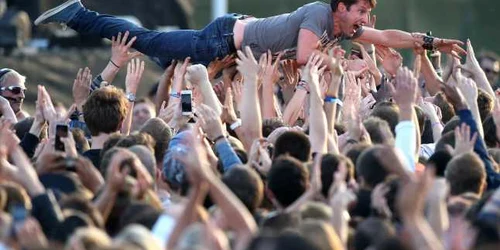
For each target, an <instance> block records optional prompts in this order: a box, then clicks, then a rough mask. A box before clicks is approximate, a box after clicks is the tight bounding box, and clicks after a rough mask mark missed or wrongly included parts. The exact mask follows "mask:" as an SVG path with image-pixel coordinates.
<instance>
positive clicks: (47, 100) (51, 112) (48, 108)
mask: <svg viewBox="0 0 500 250" xmlns="http://www.w3.org/2000/svg"><path fill="white" fill-rule="evenodd" d="M38 91H40V93H41V95H40V97H41V100H38V101H39V102H40V103H41V107H42V112H43V117H45V120H47V121H48V122H49V123H50V122H54V121H55V120H56V119H57V113H56V110H55V108H54V104H53V103H52V98H51V97H50V95H49V93H48V92H47V89H45V87H44V86H41V85H38Z"/></svg>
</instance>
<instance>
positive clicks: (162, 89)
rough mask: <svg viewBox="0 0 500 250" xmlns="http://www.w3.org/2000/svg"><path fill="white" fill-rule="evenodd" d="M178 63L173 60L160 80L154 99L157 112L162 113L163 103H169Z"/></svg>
mask: <svg viewBox="0 0 500 250" xmlns="http://www.w3.org/2000/svg"><path fill="white" fill-rule="evenodd" d="M176 65H177V61H175V60H172V62H171V63H170V65H169V66H168V67H167V69H165V71H164V72H163V74H162V75H161V77H160V80H159V81H158V90H156V95H155V99H154V103H155V107H156V113H157V114H158V113H160V109H161V105H162V103H163V102H165V103H168V100H169V99H170V89H171V88H172V77H173V76H174V69H175V67H176Z"/></svg>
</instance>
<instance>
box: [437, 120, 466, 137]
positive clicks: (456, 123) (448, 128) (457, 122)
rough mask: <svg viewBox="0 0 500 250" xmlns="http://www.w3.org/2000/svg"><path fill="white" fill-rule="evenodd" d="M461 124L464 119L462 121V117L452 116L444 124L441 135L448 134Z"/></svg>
mask: <svg viewBox="0 0 500 250" xmlns="http://www.w3.org/2000/svg"><path fill="white" fill-rule="evenodd" d="M460 124H462V121H460V117H458V116H455V117H453V118H451V119H450V120H449V121H448V122H446V123H445V124H444V128H443V131H442V132H441V135H444V134H447V133H448V132H450V131H455V128H456V127H459V126H460Z"/></svg>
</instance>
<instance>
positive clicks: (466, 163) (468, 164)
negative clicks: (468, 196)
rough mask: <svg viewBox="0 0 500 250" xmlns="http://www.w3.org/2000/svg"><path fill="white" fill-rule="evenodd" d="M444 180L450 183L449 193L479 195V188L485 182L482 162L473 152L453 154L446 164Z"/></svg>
mask: <svg viewBox="0 0 500 250" xmlns="http://www.w3.org/2000/svg"><path fill="white" fill-rule="evenodd" d="M445 177H446V180H447V181H448V182H449V183H450V194H451V195H460V194H463V193H468V192H472V193H476V194H479V195H481V191H482V190H481V188H482V186H483V185H484V183H485V182H486V171H485V169H484V163H483V162H482V161H481V159H480V158H479V156H477V155H476V154H475V153H464V154H462V155H459V156H455V157H454V158H453V159H452V160H451V161H450V162H449V163H448V165H447V166H446V170H445Z"/></svg>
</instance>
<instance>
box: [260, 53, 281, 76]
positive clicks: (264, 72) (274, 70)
mask: <svg viewBox="0 0 500 250" xmlns="http://www.w3.org/2000/svg"><path fill="white" fill-rule="evenodd" d="M281 55H282V54H279V55H278V57H277V58H276V60H275V61H274V63H273V55H272V53H271V51H268V52H267V53H266V54H264V55H263V56H262V57H261V58H260V61H259V65H260V67H261V68H260V73H261V79H262V82H263V83H264V84H274V83H276V82H278V80H279V78H280V72H279V70H278V65H279V63H280V58H281Z"/></svg>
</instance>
